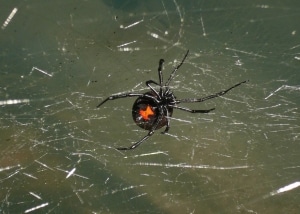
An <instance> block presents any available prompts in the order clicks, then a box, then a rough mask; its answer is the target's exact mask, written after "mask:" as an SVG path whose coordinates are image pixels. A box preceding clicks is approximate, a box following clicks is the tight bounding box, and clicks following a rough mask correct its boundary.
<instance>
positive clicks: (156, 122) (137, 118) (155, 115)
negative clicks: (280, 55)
mask: <svg viewBox="0 0 300 214" xmlns="http://www.w3.org/2000/svg"><path fill="white" fill-rule="evenodd" d="M188 53H189V50H188V51H187V52H186V54H185V56H184V57H183V59H182V61H181V62H180V63H179V64H178V65H177V66H176V67H175V68H174V70H173V71H172V73H171V75H170V76H169V79H168V80H167V81H166V83H165V84H164V83H163V75H162V67H163V63H164V60H163V59H160V60H159V64H158V77H159V83H157V82H155V81H153V80H148V81H146V86H147V87H149V89H150V91H148V92H146V93H143V94H141V93H134V92H133V93H121V94H115V95H111V96H109V97H107V98H106V99H105V100H103V101H102V102H101V103H100V104H99V105H97V108H99V107H100V106H101V105H102V104H104V103H105V102H106V101H108V100H114V99H119V98H125V97H138V98H137V99H136V101H135V102H134V104H133V107H132V117H133V120H134V122H135V123H136V124H137V125H138V126H139V127H141V128H143V129H145V130H149V132H148V134H147V135H146V136H144V137H143V138H142V139H140V140H139V141H138V142H136V143H134V144H133V145H131V146H130V147H121V148H117V149H118V150H130V149H135V148H136V147H138V146H139V145H140V144H142V143H143V142H144V141H145V140H147V139H148V138H149V137H150V136H151V135H153V133H154V131H155V130H156V129H160V128H162V127H164V126H166V129H165V130H164V131H163V132H162V134H165V133H167V132H168V131H169V129H170V118H171V117H172V113H173V109H174V108H175V109H179V110H183V111H187V112H190V113H208V112H210V111H212V110H214V109H215V108H212V109H208V110H193V109H189V108H186V107H181V106H178V105H177V104H180V103H195V102H204V101H206V100H209V99H212V98H215V97H220V96H223V95H224V94H226V93H227V92H228V91H230V90H231V89H233V88H235V87H237V86H239V85H241V84H243V83H245V82H247V81H243V82H240V83H238V84H236V85H234V86H232V87H230V88H228V89H227V90H224V91H221V92H218V93H216V94H213V95H209V96H207V97H203V98H185V99H176V97H175V96H174V94H173V92H172V91H171V90H170V88H169V84H170V82H171V81H172V79H173V78H174V76H175V73H176V71H177V70H178V69H179V68H180V66H181V65H182V64H183V62H184V61H185V59H186V57H187V55H188ZM152 84H153V85H157V86H158V87H159V90H158V91H157V90H156V89H155V88H154V87H153V85H152Z"/></svg>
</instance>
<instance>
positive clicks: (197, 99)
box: [174, 80, 248, 108]
mask: <svg viewBox="0 0 300 214" xmlns="http://www.w3.org/2000/svg"><path fill="white" fill-rule="evenodd" d="M246 82H248V80H246V81H243V82H240V83H238V84H235V85H234V86H232V87H230V88H228V89H226V90H224V91H220V92H218V93H216V94H212V95H209V96H207V97H203V98H186V99H180V100H176V101H175V103H176V104H179V103H195V102H204V101H206V100H209V99H212V98H215V97H220V96H223V95H224V94H226V93H227V92H228V91H230V90H232V89H234V88H236V87H238V86H239V85H241V84H243V83H246ZM174 108H175V107H174Z"/></svg>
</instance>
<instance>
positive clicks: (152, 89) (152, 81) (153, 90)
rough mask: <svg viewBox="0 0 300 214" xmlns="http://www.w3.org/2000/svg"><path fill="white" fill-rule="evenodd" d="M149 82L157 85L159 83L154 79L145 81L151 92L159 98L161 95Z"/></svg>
mask: <svg viewBox="0 0 300 214" xmlns="http://www.w3.org/2000/svg"><path fill="white" fill-rule="evenodd" d="M150 84H155V85H158V86H159V84H158V83H157V82H155V81H154V80H148V81H146V86H148V87H149V88H150V89H151V91H152V92H153V93H155V94H156V96H157V97H159V98H160V97H161V96H160V95H159V93H158V92H157V91H156V90H155V89H154V88H153V87H152V86H151V85H150Z"/></svg>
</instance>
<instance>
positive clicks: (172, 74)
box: [165, 50, 189, 86]
mask: <svg viewBox="0 0 300 214" xmlns="http://www.w3.org/2000/svg"><path fill="white" fill-rule="evenodd" d="M188 54H189V50H187V52H186V54H185V55H184V57H183V59H182V60H181V62H180V63H179V65H177V66H176V67H175V68H174V70H173V71H172V73H171V75H170V77H169V79H168V80H167V82H166V84H165V86H168V85H169V84H170V82H171V81H172V79H173V78H174V75H175V73H176V71H177V70H178V69H179V68H180V67H181V65H182V64H183V62H184V61H185V59H186V57H187V56H188Z"/></svg>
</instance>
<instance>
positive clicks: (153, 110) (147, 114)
mask: <svg viewBox="0 0 300 214" xmlns="http://www.w3.org/2000/svg"><path fill="white" fill-rule="evenodd" d="M145 94H147V95H150V96H153V97H155V98H156V102H155V101H153V99H150V98H148V97H139V98H137V99H136V101H135V102H134V104H133V106H132V118H133V120H134V122H135V123H136V124H137V125H138V126H139V127H141V128H142V129H145V130H151V128H152V127H153V126H154V124H155V120H156V119H157V117H158V115H159V114H160V112H159V108H158V105H160V102H164V101H163V100H160V98H159V97H157V96H156V94H154V93H153V92H151V91H149V92H147V93H145ZM172 113H173V108H170V107H168V108H167V109H164V108H163V117H162V118H161V120H160V121H159V123H158V125H157V127H156V129H160V128H162V127H164V126H165V125H167V122H168V119H167V117H172Z"/></svg>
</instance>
